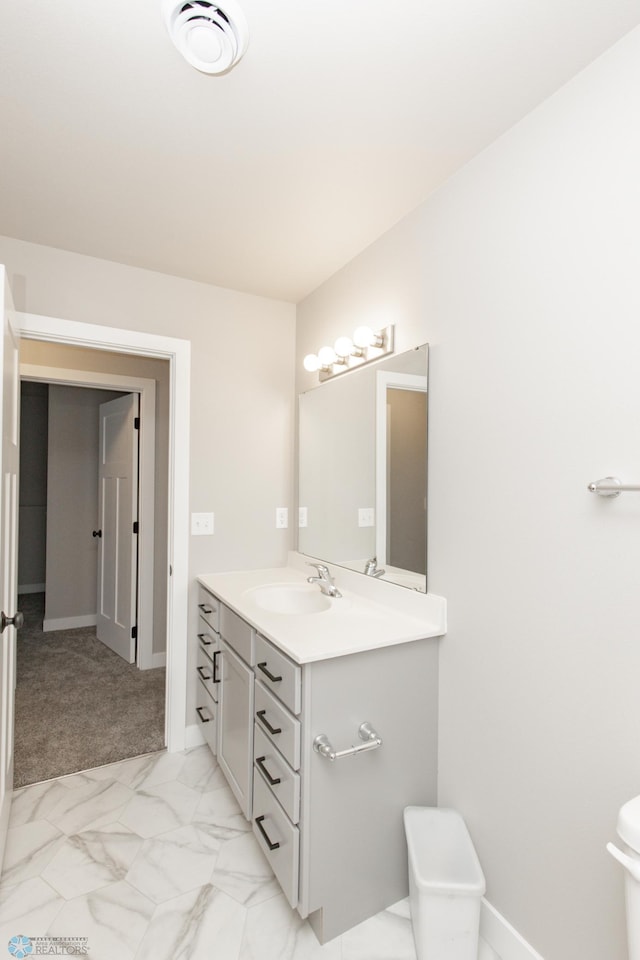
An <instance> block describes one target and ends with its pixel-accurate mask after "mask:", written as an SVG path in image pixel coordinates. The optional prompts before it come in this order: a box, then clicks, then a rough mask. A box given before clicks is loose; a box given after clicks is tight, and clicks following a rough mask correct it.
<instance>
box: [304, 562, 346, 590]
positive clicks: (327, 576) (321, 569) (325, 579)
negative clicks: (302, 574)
mask: <svg viewBox="0 0 640 960" xmlns="http://www.w3.org/2000/svg"><path fill="white" fill-rule="evenodd" d="M307 566H308V567H315V568H316V570H317V571H318V576H317V577H307V583H317V584H318V586H319V587H320V589H321V590H322V592H323V593H324V595H325V597H341V596H342V594H341V593H340V591H339V590H338V588H337V587H336V585H335V583H334V582H333V577H332V576H331V573H330V571H329V567H327V566H326V565H325V564H324V563H307Z"/></svg>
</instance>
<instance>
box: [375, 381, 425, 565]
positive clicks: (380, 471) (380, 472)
mask: <svg viewBox="0 0 640 960" xmlns="http://www.w3.org/2000/svg"><path fill="white" fill-rule="evenodd" d="M427 386H428V382H427V377H423V376H421V375H420V374H417V373H394V372H393V371H392V370H378V371H377V372H376V516H375V527H376V554H375V555H376V559H377V561H378V565H379V566H381V567H383V566H384V565H385V563H387V561H388V558H387V459H388V457H387V445H388V430H387V390H388V389H389V388H390V387H391V388H393V389H395V390H415V391H420V392H421V393H427Z"/></svg>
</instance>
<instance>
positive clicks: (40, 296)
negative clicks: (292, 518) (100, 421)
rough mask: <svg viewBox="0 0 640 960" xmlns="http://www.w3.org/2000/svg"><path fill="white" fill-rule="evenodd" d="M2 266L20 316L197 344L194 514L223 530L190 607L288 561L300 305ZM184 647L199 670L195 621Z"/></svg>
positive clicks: (129, 270)
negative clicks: (282, 518)
mask: <svg viewBox="0 0 640 960" xmlns="http://www.w3.org/2000/svg"><path fill="white" fill-rule="evenodd" d="M0 263H4V264H6V267H7V271H8V274H9V280H10V283H11V287H12V290H13V297H14V301H15V306H16V309H17V310H20V311H23V312H30V313H36V314H44V315H46V316H52V317H61V318H64V319H67V320H75V321H78V322H83V323H98V324H105V325H107V326H111V327H118V328H126V329H131V330H140V331H142V332H146V333H153V334H157V335H159V336H168V337H180V338H183V339H186V340H189V341H190V342H191V438H190V448H191V456H190V464H189V466H190V509H191V510H192V511H196V512H201V511H209V510H212V511H214V512H215V517H216V525H215V534H214V535H213V536H211V537H193V538H192V540H191V545H190V552H189V570H190V578H191V584H192V590H191V593H192V596H191V603H190V610H191V611H193V610H194V609H195V606H196V603H195V598H196V589H195V577H196V576H197V575H198V574H201V573H216V572H218V571H222V570H230V569H234V568H235V569H250V568H252V567H269V566H278V565H280V564H282V563H284V562H285V561H286V557H287V550H288V549H289V542H290V531H289V530H276V527H275V509H276V507H278V506H283V505H286V504H288V503H290V502H291V499H292V498H291V477H292V460H293V457H292V447H291V444H292V435H293V426H292V423H293V411H294V403H293V401H294V388H293V385H294V341H295V307H294V306H293V304H290V303H284V302H282V301H278V300H268V299H266V298H263V297H257V296H252V295H249V294H243V293H237V292H235V291H232V290H226V289H223V288H221V287H213V286H210V285H208V284H204V283H195V282H193V281H189V280H182V279H180V278H178V277H170V276H166V275H164V274H160V273H154V272H153V271H149V270H140V269H137V268H134V267H126V266H123V265H121V264H117V263H111V262H107V261H104V260H97V259H94V258H92V257H85V256H81V255H79V254H74V253H69V252H67V251H63V250H56V249H53V248H51V247H44V246H39V245H36V244H29V243H25V242H23V241H20V240H14V239H11V238H8V237H0ZM178 429H180V424H178ZM186 626H187V625H185V628H186ZM176 640H177V642H184V643H188V649H189V659H190V661H191V662H190V666H192V664H193V661H194V660H195V655H196V649H195V643H194V640H195V616H194V615H193V613H191V614H190V622H189V625H188V630H187V629H185V636H184V637H183V638H180V637H178V638H176ZM194 674H195V670H194V669H189V670H188V673H187V676H188V683H189V689H188V691H187V693H188V696H187V709H186V716H187V722H188V723H191V722H192V715H193V704H194V698H195V683H196V678H195V677H194Z"/></svg>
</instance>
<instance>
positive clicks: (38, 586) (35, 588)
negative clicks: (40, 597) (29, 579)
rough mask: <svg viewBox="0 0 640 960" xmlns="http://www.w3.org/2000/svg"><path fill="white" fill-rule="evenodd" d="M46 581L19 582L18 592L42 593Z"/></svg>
mask: <svg viewBox="0 0 640 960" xmlns="http://www.w3.org/2000/svg"><path fill="white" fill-rule="evenodd" d="M46 586H47V585H46V583H19V584H18V594H21V593H44V592H45V589H46Z"/></svg>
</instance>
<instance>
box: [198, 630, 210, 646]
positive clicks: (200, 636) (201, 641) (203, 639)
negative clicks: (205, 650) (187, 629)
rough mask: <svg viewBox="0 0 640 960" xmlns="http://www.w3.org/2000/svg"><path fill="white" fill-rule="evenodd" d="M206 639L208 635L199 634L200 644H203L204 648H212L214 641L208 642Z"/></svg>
mask: <svg viewBox="0 0 640 960" xmlns="http://www.w3.org/2000/svg"><path fill="white" fill-rule="evenodd" d="M206 637H207V635H206V633H199V634H198V640H199V641H200V643H201V644H202V646H203V647H210V646H211V644H212V643H213V640H207V639H206Z"/></svg>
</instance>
